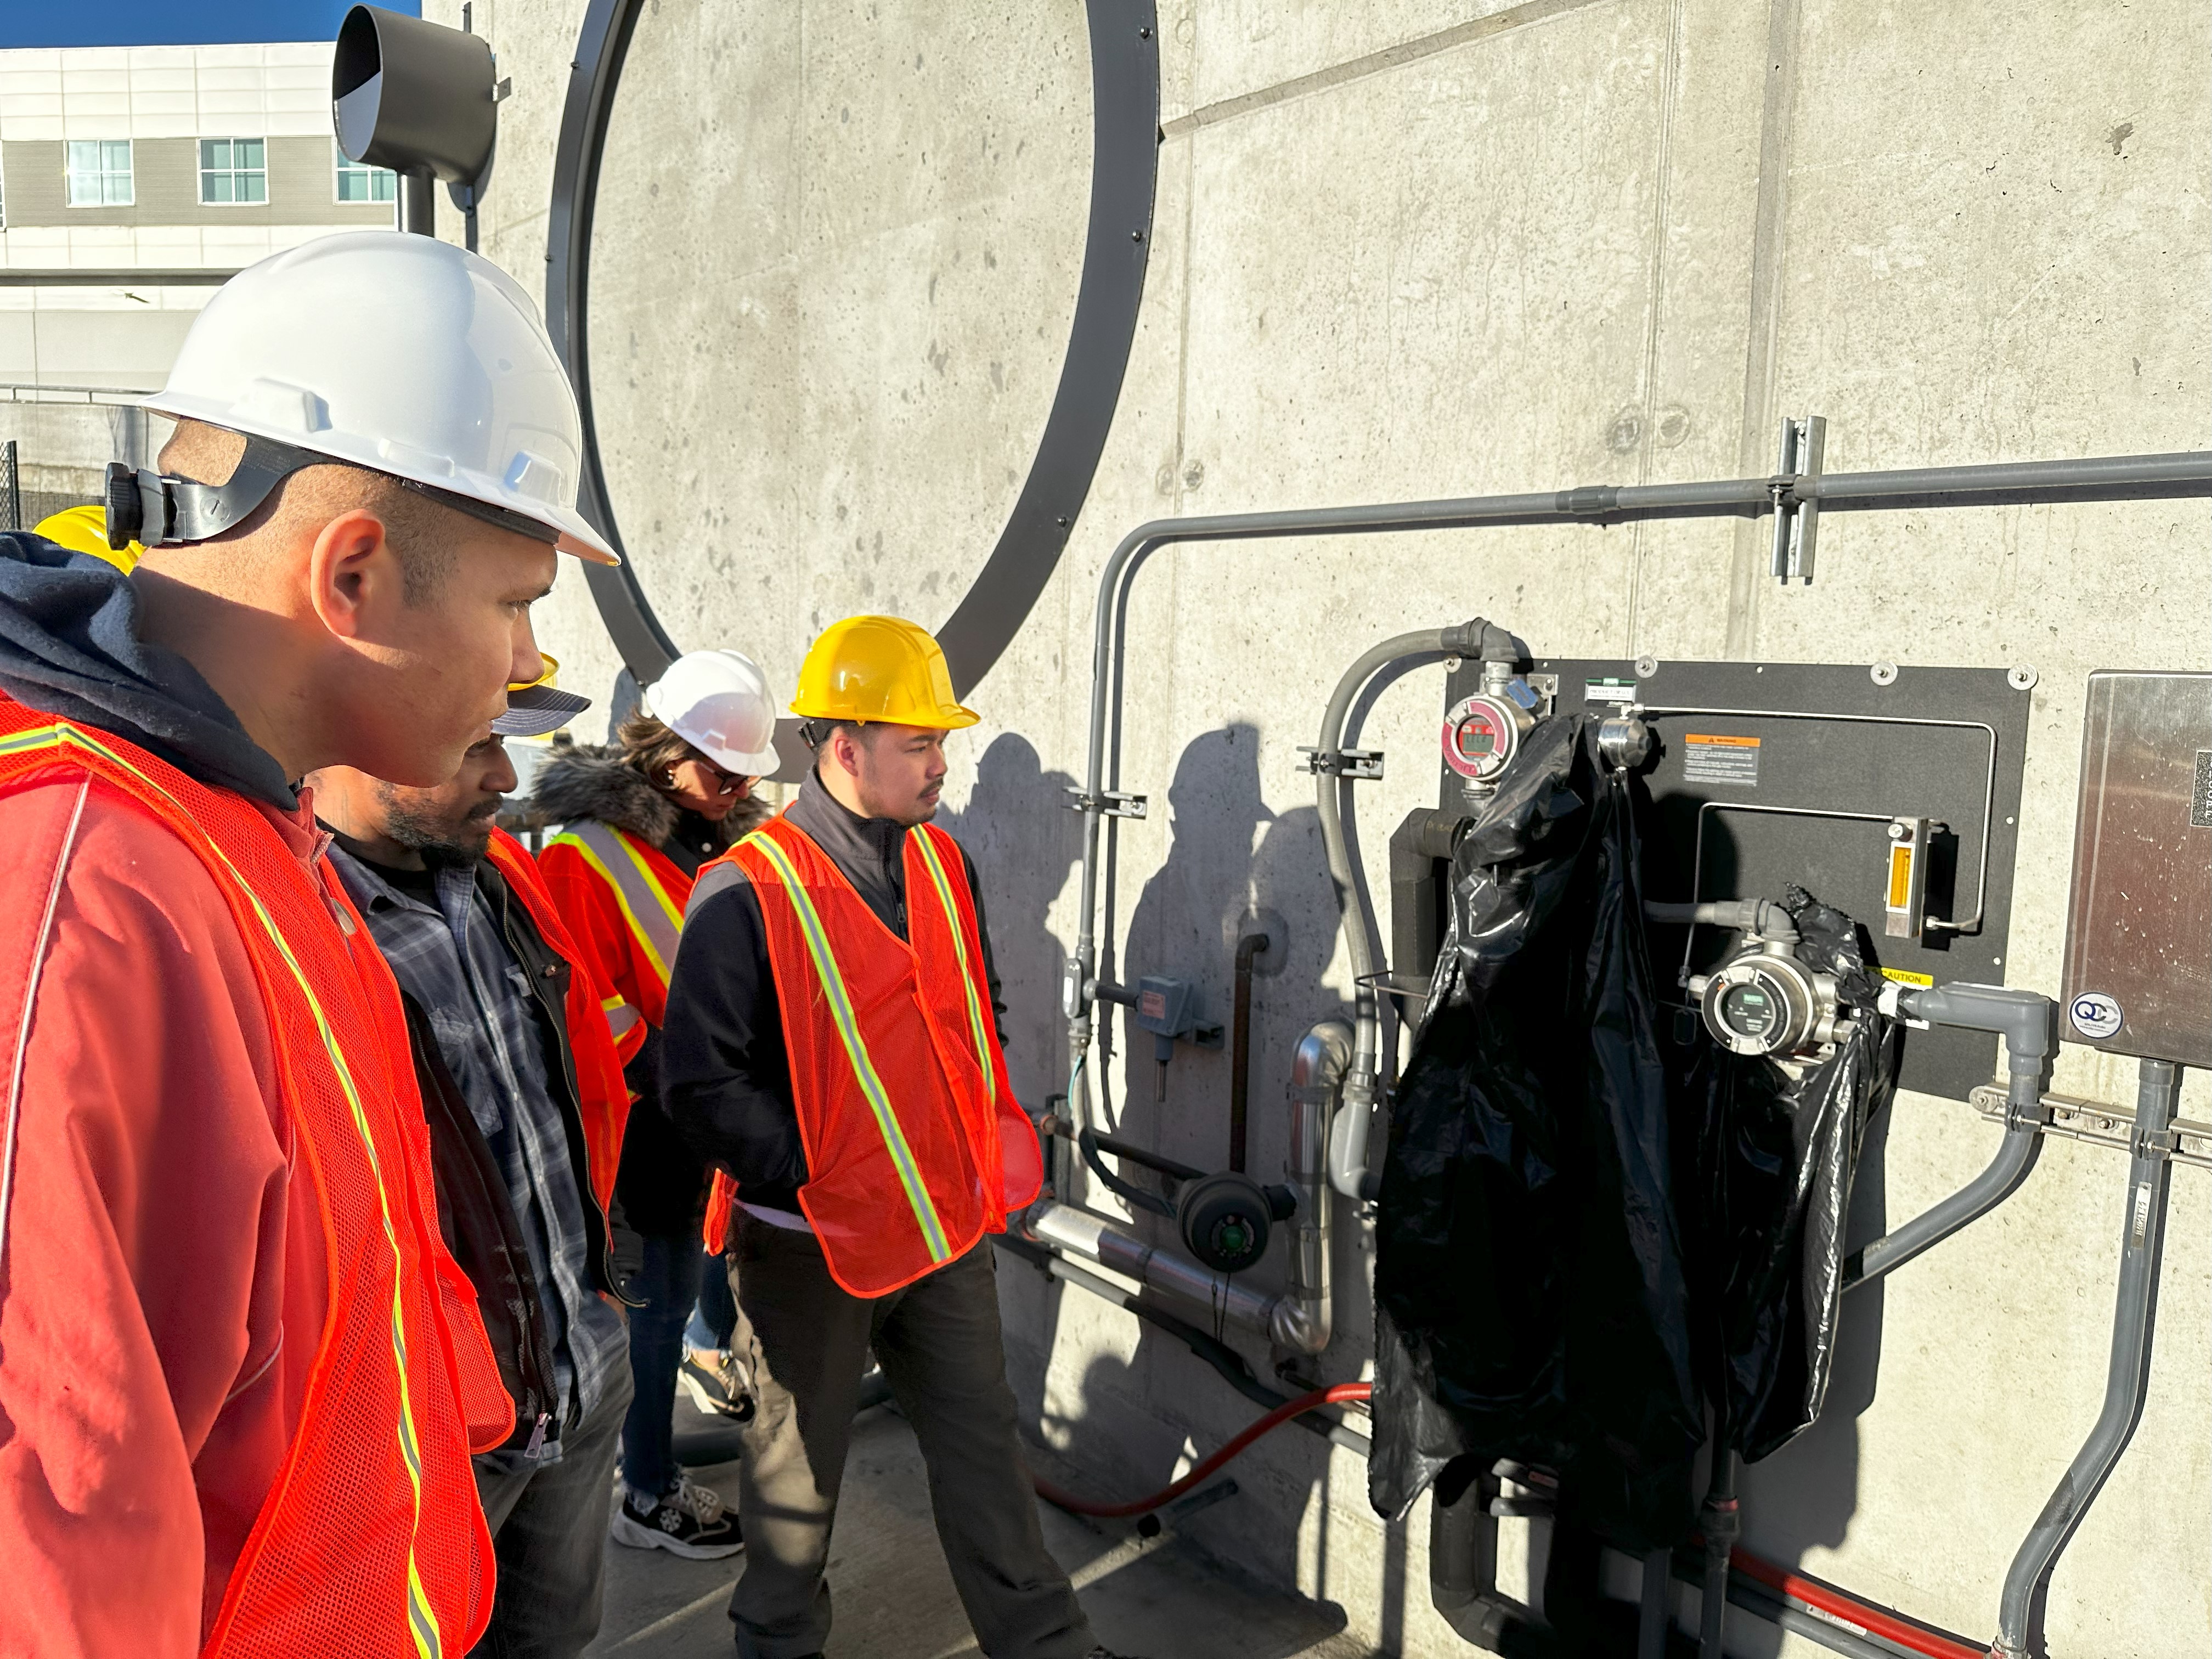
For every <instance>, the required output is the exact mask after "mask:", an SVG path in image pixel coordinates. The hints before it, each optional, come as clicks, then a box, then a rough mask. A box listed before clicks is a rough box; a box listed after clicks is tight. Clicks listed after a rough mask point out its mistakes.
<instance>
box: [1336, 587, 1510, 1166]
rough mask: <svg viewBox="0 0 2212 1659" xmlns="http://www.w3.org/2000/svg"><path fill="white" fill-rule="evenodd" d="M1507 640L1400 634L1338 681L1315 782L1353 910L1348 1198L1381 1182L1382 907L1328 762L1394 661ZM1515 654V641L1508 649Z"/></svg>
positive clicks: (1468, 627) (1342, 1116)
mask: <svg viewBox="0 0 2212 1659" xmlns="http://www.w3.org/2000/svg"><path fill="white" fill-rule="evenodd" d="M1489 634H1501V635H1502V630H1499V629H1492V627H1491V626H1490V624H1489V623H1485V622H1483V621H1482V620H1480V618H1477V619H1476V620H1474V621H1473V622H1469V623H1462V624H1460V625H1458V626H1456V627H1451V628H1424V629H1416V630H1415V631H1414V632H1413V633H1410V634H1399V635H1395V636H1393V637H1392V638H1390V639H1387V640H1385V641H1383V642H1382V643H1381V644H1380V645H1376V646H1372V647H1369V648H1368V649H1367V650H1365V651H1364V652H1362V653H1360V654H1359V656H1358V659H1355V660H1354V661H1353V663H1352V666H1351V667H1349V668H1347V669H1346V670H1345V671H1344V676H1343V678H1340V679H1339V680H1338V681H1337V683H1336V690H1335V691H1334V694H1332V695H1331V696H1330V697H1329V700H1328V712H1327V713H1325V714H1323V715H1322V721H1321V739H1320V751H1319V757H1318V758H1320V759H1322V761H1323V762H1324V766H1323V768H1322V769H1321V770H1320V771H1319V772H1318V773H1317V774H1316V778H1315V785H1316V787H1315V802H1316V805H1317V806H1318V807H1319V809H1320V813H1321V842H1322V850H1323V851H1324V852H1325V853H1326V854H1328V873H1329V876H1330V878H1332V879H1333V880H1334V882H1335V883H1336V888H1337V892H1338V893H1339V895H1340V896H1341V897H1342V899H1343V902H1344V905H1345V917H1344V943H1345V948H1346V950H1347V951H1349V952H1350V953H1351V957H1352V1019H1353V1034H1352V1071H1351V1073H1350V1075H1349V1076H1348V1077H1346V1079H1345V1084H1344V1109H1343V1110H1342V1111H1340V1112H1339V1113H1338V1114H1337V1115H1336V1121H1335V1123H1334V1125H1333V1126H1332V1127H1331V1128H1330V1130H1329V1148H1328V1178H1329V1184H1330V1185H1331V1186H1333V1187H1334V1188H1336V1190H1337V1191H1338V1192H1340V1193H1342V1194H1344V1195H1345V1196H1346V1198H1356V1199H1371V1198H1373V1197H1374V1196H1375V1194H1374V1190H1373V1182H1374V1179H1375V1177H1374V1176H1372V1175H1370V1172H1369V1170H1368V1169H1367V1136H1368V1130H1369V1126H1370V1123H1371V1122H1372V1121H1373V1120H1374V1116H1375V1106H1376V1096H1377V1094H1378V1093H1379V1091H1380V1089H1381V1085H1382V1055H1383V1015H1382V1008H1381V1005H1380V1002H1379V1000H1378V999H1377V998H1376V992H1375V974H1376V927H1375V911H1374V905H1373V902H1371V900H1370V898H1369V896H1368V892H1367V882H1366V878H1365V875H1364V872H1362V871H1359V870H1356V869H1354V868H1353V867H1352V854H1351V850H1350V842H1349V838H1348V837H1347V836H1346V832H1345V820H1346V817H1347V816H1348V815H1349V814H1348V811H1347V809H1348V807H1349V805H1350V803H1349V801H1348V799H1347V798H1346V797H1347V792H1349V791H1350V790H1351V788H1352V781H1351V780H1350V779H1349V778H1346V777H1344V776H1342V775H1340V774H1338V773H1337V772H1334V771H1332V770H1329V769H1328V768H1327V766H1326V762H1327V759H1328V757H1329V756H1332V755H1335V754H1338V753H1340V751H1341V750H1342V749H1343V747H1344V742H1345V737H1346V732H1345V722H1346V720H1348V719H1349V718H1350V717H1351V713H1352V701H1353V699H1355V698H1356V697H1358V695H1359V693H1360V691H1361V690H1362V689H1364V687H1365V685H1366V684H1367V682H1368V681H1370V679H1372V678H1375V676H1376V674H1378V673H1380V672H1382V671H1383V670H1384V669H1385V668H1388V667H1389V666H1390V665H1392V664H1393V663H1399V662H1404V661H1407V659H1412V658H1417V657H1442V656H1447V655H1450V654H1452V653H1460V654H1462V655H1469V656H1471V655H1474V653H1475V652H1476V649H1477V647H1479V646H1480V644H1481V643H1482V641H1483V639H1484V636H1485V635H1489ZM1501 648H1502V649H1504V650H1505V651H1506V652H1508V653H1510V652H1511V650H1512V646H1511V643H1510V640H1508V641H1506V643H1505V644H1504V646H1503V647H1501Z"/></svg>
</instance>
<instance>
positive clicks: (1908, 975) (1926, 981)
mask: <svg viewBox="0 0 2212 1659" xmlns="http://www.w3.org/2000/svg"><path fill="white" fill-rule="evenodd" d="M1881 976H1882V977H1883V978H1884V979H1888V980H1895V981H1897V982H1898V983H1899V985H1911V986H1917V987H1918V988H1919V989H1921V990H1923V991H1925V990H1928V989H1930V988H1931V987H1933V986H1934V985H1935V983H1936V976H1935V975H1933V974H1916V973H1914V972H1913V971H1912V970H1911V969H1910V968H1885V969H1882V970H1881Z"/></svg>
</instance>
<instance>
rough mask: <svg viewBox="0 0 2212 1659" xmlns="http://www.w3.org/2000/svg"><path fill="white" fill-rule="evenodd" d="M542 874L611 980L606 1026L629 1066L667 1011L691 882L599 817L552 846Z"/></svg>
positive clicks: (572, 928) (542, 857) (541, 860)
mask: <svg viewBox="0 0 2212 1659" xmlns="http://www.w3.org/2000/svg"><path fill="white" fill-rule="evenodd" d="M538 872H539V873H540V874H541V875H543V876H544V878H545V885H546V888H547V890H549V891H550V893H551V894H552V896H553V900H554V902H555V904H556V905H557V906H558V907H559V909H560V912H561V915H562V919H563V920H564V921H566V922H567V923H568V932H569V933H570V935H571V936H572V937H573V938H574V939H575V941H576V943H577V944H578V945H581V946H583V947H584V950H585V951H586V953H587V954H588V955H589V956H590V957H592V960H593V961H594V962H595V963H597V964H598V967H599V972H600V974H601V975H602V976H603V977H604V978H605V980H606V981H607V988H608V990H609V991H610V992H611V995H610V996H609V997H608V998H607V999H606V1004H605V1006H606V1012H607V1023H608V1025H609V1026H610V1028H611V1030H613V1032H614V1035H615V1043H616V1047H617V1051H618V1053H619V1054H620V1055H621V1058H622V1060H623V1064H625V1065H627V1064H629V1061H630V1060H634V1059H635V1058H636V1056H637V1051H638V1050H639V1049H640V1048H643V1047H644V1046H645V1034H646V1032H647V1030H648V1029H649V1028H650V1029H657V1028H658V1027H659V1024H660V1023H661V1020H662V1018H663V1017H664V1016H665V1014H666V1012H667V1010H668V975H669V971H670V970H671V969H673V968H674V967H675V966H676V941H677V939H678V935H680V934H681V933H683V931H684V906H685V905H686V904H687V903H689V902H690V899H691V878H690V877H689V876H687V875H685V874H684V872H683V871H681V870H680V869H678V868H677V866H676V863H675V860H672V859H671V858H670V857H669V856H668V855H667V854H665V853H663V852H661V851H660V849H659V848H656V847H653V846H650V845H648V844H647V842H645V841H644V840H643V839H642V838H641V837H640V836H633V835H631V834H630V833H629V831H628V830H627V829H616V828H615V827H614V826H613V825H612V824H608V823H599V821H598V820H597V819H593V818H586V819H581V820H579V821H578V822H576V823H571V824H568V825H567V826H565V827H564V828H563V829H562V831H561V833H560V834H558V835H556V836H554V837H553V838H552V839H551V840H550V841H549V842H546V843H545V850H544V852H542V853H540V854H538Z"/></svg>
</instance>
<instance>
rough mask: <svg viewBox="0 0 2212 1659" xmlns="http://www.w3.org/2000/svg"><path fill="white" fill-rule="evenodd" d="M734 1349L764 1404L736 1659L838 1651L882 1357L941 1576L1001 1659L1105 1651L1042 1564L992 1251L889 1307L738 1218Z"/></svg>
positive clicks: (750, 1446)
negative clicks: (842, 1285) (906, 1430)
mask: <svg viewBox="0 0 2212 1659" xmlns="http://www.w3.org/2000/svg"><path fill="white" fill-rule="evenodd" d="M732 1219H733V1220H735V1221H736V1222H737V1224H738V1226H737V1247H736V1250H735V1253H734V1255H733V1258H732V1267H731V1278H732V1281H733V1283H734V1285H735V1288H736V1291H737V1300H738V1329H737V1335H736V1336H735V1338H734V1339H733V1342H734V1344H735V1346H737V1348H738V1352H740V1353H744V1354H745V1355H746V1356H747V1357H748V1358H750V1362H751V1364H752V1368H753V1384H754V1387H755V1388H756V1389H758V1391H759V1398H760V1404H759V1408H758V1410H757V1412H756V1413H755V1414H754V1417H753V1419H752V1421H751V1422H750V1423H749V1424H747V1425H745V1429H744V1462H743V1464H742V1465H741V1466H740V1474H739V1476H738V1516H739V1519H740V1522H741V1523H742V1524H743V1526H744V1534H745V1555H744V1574H743V1575H742V1576H741V1577H739V1578H738V1586H737V1589H736V1591H735V1592H734V1593H733V1594H732V1595H731V1597H730V1618H731V1620H732V1621H733V1622H734V1623H735V1624H736V1626H737V1631H738V1654H739V1656H740V1659H802V1656H805V1655H809V1654H815V1653H819V1652H820V1651H821V1650H822V1649H823V1645H824V1644H825V1643H826V1642H827V1641H828V1639H829V1585H828V1584H827V1583H824V1582H823V1567H824V1565H826V1564H827V1562H828V1560H829V1529H830V1526H831V1524H832V1523H833V1522H835V1520H836V1515H837V1489H838V1486H839V1484H840V1483H841V1482H842V1480H843V1478H844V1473H845V1452H846V1449H847V1447H848V1445H849V1443H851V1440H852V1431H853V1413H854V1410H855V1409H856V1407H857V1406H858V1403H859V1396H860V1372H861V1369H862V1367H863V1366H864V1365H865V1364H866V1362H867V1353H868V1350H869V1349H870V1348H871V1347H872V1348H873V1349H874V1350H875V1354H876V1363H877V1364H879V1365H881V1366H882V1367H883V1371H884V1380H885V1381H887V1382H888V1383H890V1388H891V1393H892V1395H893V1397H894V1398H896V1400H897V1401H898V1403H899V1407H900V1409H901V1410H902V1411H903V1412H904V1413H906V1416H907V1419H908V1422H910V1423H911V1424H912V1425H914V1432H915V1439H917V1440H918V1441H920V1442H921V1455H922V1461H923V1462H924V1463H926V1464H927V1467H928V1469H929V1501H930V1506H931V1508H932V1510H933V1511H934V1512H935V1514H936V1517H937V1536H938V1540H939V1542H940V1543H941V1544H943V1546H944V1547H945V1565H947V1566H949V1567H950V1568H951V1570H952V1583H953V1586H954V1588H955V1589H957V1590H958V1591H959V1593H960V1604H961V1606H962V1607H963V1608H965V1609H966V1611H967V1613H968V1622H969V1624H970V1625H971V1626H974V1628H975V1640H976V1643H977V1644H978V1645H979V1646H980V1647H981V1649H982V1650H983V1651H984V1653H985V1654H987V1656H989V1659H1083V1656H1084V1655H1085V1654H1087V1653H1089V1652H1090V1651H1091V1648H1092V1647H1093V1646H1094V1645H1095V1644H1096V1638H1093V1637H1092V1636H1091V1628H1090V1626H1089V1624H1088V1623H1087V1622H1086V1621H1085V1619H1084V1616H1083V1611H1082V1609H1081V1608H1080V1607H1078V1606H1077V1605H1076V1602H1075V1592H1074V1591H1073V1589H1070V1588H1069V1587H1068V1583H1067V1575H1066V1573H1064V1572H1062V1571H1060V1568H1059V1566H1058V1565H1057V1564H1055V1563H1054V1560H1053V1559H1052V1557H1051V1556H1050V1555H1049V1554H1048V1553H1046V1550H1045V1547H1044V1535H1043V1534H1042V1531H1041V1530H1040V1529H1039V1528H1038V1525H1037V1510H1036V1492H1034V1491H1033V1490H1032V1489H1031V1488H1030V1477H1029V1468H1028V1465H1027V1464H1026V1462H1024V1459H1023V1457H1022V1448H1021V1441H1020V1438H1019V1437H1018V1434H1017V1433H1016V1431H1015V1418H1016V1413H1015V1408H1014V1396H1013V1391H1012V1389H1009V1388H1008V1387H1007V1386H1006V1354H1005V1352H1004V1350H1003V1349H1002V1347H1001V1346H1000V1338H999V1292H998V1285H997V1268H996V1266H995V1262H994V1255H995V1252H994V1249H993V1248H992V1245H991V1243H990V1241H989V1240H988V1239H986V1240H984V1241H983V1242H982V1243H980V1244H978V1245H976V1246H975V1249H972V1250H970V1251H969V1252H968V1254H967V1255H963V1256H962V1257H960V1258H959V1260H957V1261H952V1262H949V1263H947V1264H946V1265H945V1267H940V1268H939V1269H938V1270H937V1271H936V1272H935V1273H931V1274H930V1275H929V1276H928V1277H927V1278H926V1279H918V1280H916V1281H915V1283H914V1284H912V1285H908V1286H907V1287H906V1288H905V1289H904V1290H902V1291H892V1292H891V1294H890V1295H889V1296H884V1297H875V1298H873V1299H863V1298H861V1297H855V1296H850V1295H848V1294H847V1293H846V1292H845V1291H842V1290H840V1289H839V1288H838V1286H837V1284H836V1281H835V1280H834V1279H831V1278H830V1277H829V1267H828V1265H827V1264H826V1263H825V1262H824V1261H823V1259H822V1248H821V1246H820V1245H819V1244H817V1243H816V1242H815V1240H814V1237H813V1235H812V1234H811V1233H802V1232H797V1231H792V1230H789V1229H787V1228H781V1227H773V1226H770V1225H769V1224H768V1223H766V1222H764V1221H760V1220H757V1219H756V1218H754V1217H752V1216H750V1215H746V1214H744V1212H742V1211H740V1212H738V1215H737V1216H736V1217H733V1218H732Z"/></svg>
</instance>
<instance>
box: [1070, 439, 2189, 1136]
mask: <svg viewBox="0 0 2212 1659" xmlns="http://www.w3.org/2000/svg"><path fill="white" fill-rule="evenodd" d="M2201 495H2212V452H2207V451H2194V452H2190V453H2179V454H2167V455H2105V456H2092V457H2087V458H2085V459H2076V460H2060V461H2018V462H2004V463H2000V464H1997V465H1984V466H1938V467H1911V468H1905V469H1901V470H1895V471H1883V472H1829V473H1823V474H1820V475H1819V476H1817V477H1805V476H1794V477H1793V476H1784V477H1765V478H1725V479H1716V480H1709V481H1705V482H1699V483H1668V484H1626V485H1613V484H1601V485H1595V486H1588V487H1584V488H1581V489H1546V490H1530V491H1527V492H1524V493H1522V494H1518V495H1468V496H1457V497H1446V498H1442V499H1437V500H1430V501H1391V502H1383V503H1378V504H1373V505H1366V506H1358V507H1308V508H1298V509H1291V510H1289V511H1283V512H1269V513H1217V514H1209V515H1206V516H1200V517H1193V518H1187V519H1154V520H1148V521H1147V522H1146V523H1144V524H1140V525H1139V526H1137V527H1136V528H1135V529H1133V530H1132V531H1130V532H1129V533H1128V534H1127V535H1126V536H1124V537H1123V538H1121V543H1120V544H1119V545H1118V546H1116V547H1115V550H1114V551H1113V553H1112V555H1111V556H1109V558H1108V559H1107V561H1106V564H1105V568H1103V570H1102V571H1101V572H1100V573H1099V577H1098V601H1097V608H1096V612H1095V614H1094V616H1093V617H1092V623H1091V711H1090V712H1091V718H1090V733H1089V744H1088V753H1087V756H1086V758H1085V766H1084V777H1083V787H1082V789H1081V790H1080V792H1079V795H1078V798H1077V801H1076V805H1077V806H1078V807H1079V809H1080V810H1081V811H1082V813H1083V844H1082V865H1083V878H1082V883H1081V896H1080V899H1079V910H1078V914H1077V919H1076V940H1075V950H1074V951H1073V954H1072V955H1071V956H1070V957H1068V959H1067V963H1066V971H1065V974H1064V976H1063V980H1062V983H1061V988H1060V1005H1061V1010H1062V1012H1064V1013H1065V1014H1066V1017H1067V1021H1068V1054H1069V1057H1070V1060H1071V1061H1072V1062H1073V1064H1072V1077H1073V1085H1072V1089H1071V1094H1072V1096H1073V1105H1074V1106H1075V1107H1076V1109H1077V1112H1078V1116H1079V1118H1083V1112H1084V1109H1085V1107H1086V1106H1087V1103H1088V1099H1089V1079H1088V1077H1087V1075H1086V1073H1085V1060H1086V1059H1087V1058H1088V1056H1089V1054H1090V1052H1091V1004H1092V1000H1093V995H1094V992H1093V986H1094V984H1095V981H1096V980H1097V969H1098V933H1097V927H1098V889H1099V878H1100V842H1101V839H1102V829H1103V824H1104V821H1105V817H1106V814H1107V812H1108V811H1109V807H1110V806H1112V805H1114V803H1111V802H1109V797H1108V791H1109V788H1117V787H1119V784H1120V776H1119V772H1120V763H1119V760H1118V732H1119V714H1120V708H1121V684H1122V680H1121V663H1120V651H1119V647H1120V642H1121V616H1122V611H1123V609H1124V606H1125V605H1126V604H1127V597H1128V590H1129V586H1130V585H1131V584H1132V583H1133V581H1134V580H1135V577H1136V574H1137V572H1138V571H1139V569H1140V568H1142V567H1143V565H1144V562H1145V561H1146V559H1147V558H1149V557H1150V556H1152V554H1153V553H1155V552H1158V550H1160V549H1161V548H1164V547H1171V546H1176V545H1178V544H1188V543H1194V542H1229V541H1258V540H1263V539H1271V538H1272V539H1283V540H1291V539H1299V538H1308V537H1315V536H1345V535H1362V534H1369V533H1373V532H1389V531H1412V530H1457V529H1471V528H1474V527H1477V526H1515V525H1543V524H1595V525H1607V524H1622V523H1627V522H1630V521H1632V520H1644V519H1670V518H1683V519H1691V518H1743V519H1755V518H1758V517H1759V516H1760V515H1761V514H1764V513H1772V512H1774V511H1776V510H1777V508H1778V507H1781V506H1783V505H1785V504H1790V503H1807V502H1818V503H1819V504H1820V507H1821V508H1822V509H1823V510H1824V511H1827V512H1859V511H1867V512H1877V511H1883V510H1892V511H1894V510H1899V509H1903V508H1910V507H1988V506H2004V505H2022V504H2026V503H2028V502H2033V501H2157V500H2172V499H2177V498H2183V497H2190V496H2201ZM1109 710H1110V711H1111V712H1112V713H1113V714H1114V715H1115V734H1116V736H1115V743H1116V745H1117V750H1116V753H1117V758H1116V759H1115V763H1114V769H1115V777H1114V780H1113V782H1112V783H1111V784H1110V785H1109V781H1108V775H1107V768H1108V714H1109ZM1083 1121H1087V1119H1084V1120H1083Z"/></svg>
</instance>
